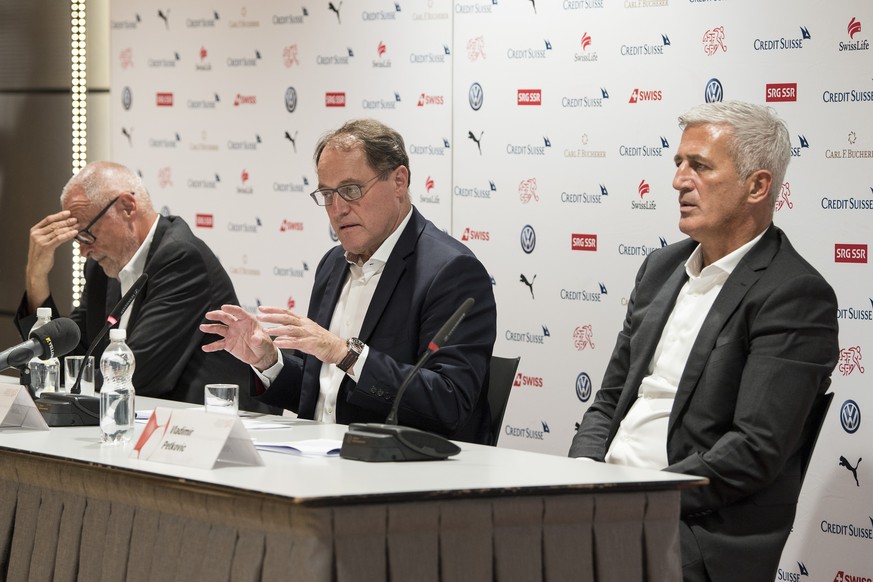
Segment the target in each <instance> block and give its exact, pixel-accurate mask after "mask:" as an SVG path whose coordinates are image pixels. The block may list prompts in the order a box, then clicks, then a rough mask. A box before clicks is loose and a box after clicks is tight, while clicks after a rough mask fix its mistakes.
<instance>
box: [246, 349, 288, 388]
mask: <svg viewBox="0 0 873 582" xmlns="http://www.w3.org/2000/svg"><path fill="white" fill-rule="evenodd" d="M276 355H277V356H279V359H278V360H276V363H275V364H273V365H272V366H270V367H269V368H267V369H266V370H264V371H263V372H261V371H260V370H258V369H257V368H255V367H254V366H252V370H254V371H255V374H256V375H257V376H258V380H260V381H261V383H263V385H264V388H269V387H270V384H272V383H273V380H275V379H276V378H278V377H279V373H280V372H281V371H282V368H283V367H284V366H285V362H284V361H283V360H282V352H281V351H279V348H276Z"/></svg>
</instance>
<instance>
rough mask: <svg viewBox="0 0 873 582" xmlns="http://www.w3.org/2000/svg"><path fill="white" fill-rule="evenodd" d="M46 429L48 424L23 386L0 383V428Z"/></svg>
mask: <svg viewBox="0 0 873 582" xmlns="http://www.w3.org/2000/svg"><path fill="white" fill-rule="evenodd" d="M7 427H9V428H26V429H32V430H48V429H49V427H48V424H46V422H45V419H44V418H43V417H42V414H40V413H39V409H38V408H37V407H36V404H34V402H33V398H31V397H30V393H29V392H28V391H27V390H26V389H25V388H24V386H9V385H6V386H2V385H0V428H7Z"/></svg>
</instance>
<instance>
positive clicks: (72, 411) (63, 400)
mask: <svg viewBox="0 0 873 582" xmlns="http://www.w3.org/2000/svg"><path fill="white" fill-rule="evenodd" d="M148 278H149V276H148V275H147V274H146V273H143V274H142V275H140V276H139V279H137V280H136V281H135V282H134V284H133V285H132V286H131V288H130V289H128V290H127V293H125V294H124V297H122V298H121V301H119V302H118V303H117V304H116V305H115V307H113V308H112V311H111V312H110V313H109V315H108V316H107V317H106V324H105V325H104V326H103V329H101V330H100V333H98V334H97V336H96V337H95V338H94V340H93V341H92V342H91V345H89V346H88V350H87V351H86V352H85V361H87V360H88V358H89V357H90V356H91V354H93V353H94V350H95V349H96V347H97V344H99V343H100V340H102V339H103V336H105V335H106V334H107V333H108V332H109V329H110V328H111V327H113V326H115V325H116V324H117V323H118V322H119V321H120V320H121V316H122V315H123V314H124V312H125V311H127V308H128V307H130V305H131V303H133V300H134V299H136V296H137V294H138V293H139V292H140V291H141V290H142V288H143V286H144V285H145V284H146V281H147V280H148ZM39 329H42V328H39ZM39 329H38V330H37V331H39ZM84 371H85V366H84V365H83V366H81V367H80V368H79V373H78V374H77V375H76V381H75V382H74V383H73V386H72V387H71V388H70V392H69V394H67V393H64V392H43V393H42V395H41V396H40V398H39V399H37V400H36V401H35V402H36V407H37V408H38V409H39V412H40V413H41V414H42V416H43V418H44V419H45V421H46V424H48V425H49V426H97V425H98V424H100V398H99V397H97V396H89V395H86V394H82V393H81V392H82V387H81V383H82V373H83V372H84Z"/></svg>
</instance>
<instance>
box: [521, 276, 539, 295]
mask: <svg viewBox="0 0 873 582" xmlns="http://www.w3.org/2000/svg"><path fill="white" fill-rule="evenodd" d="M536 280H537V276H536V275H534V276H533V279H531V280H530V281H528V280H527V277H525V276H524V273H522V274H521V279H519V281H520V282H522V283H524V284H525V285H527V286H528V288H529V289H530V297H531V299H536V297H534V292H533V284H534V281H536Z"/></svg>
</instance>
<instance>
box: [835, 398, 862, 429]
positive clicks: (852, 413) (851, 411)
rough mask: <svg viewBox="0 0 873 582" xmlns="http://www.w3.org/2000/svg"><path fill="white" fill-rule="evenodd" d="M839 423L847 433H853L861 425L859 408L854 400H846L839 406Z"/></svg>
mask: <svg viewBox="0 0 873 582" xmlns="http://www.w3.org/2000/svg"><path fill="white" fill-rule="evenodd" d="M840 424H842V425H843V430H844V431H846V432H847V433H849V434H852V433H854V432H855V431H857V430H858V429H859V428H860V427H861V409H860V408H858V403H857V402H855V401H854V400H846V401H845V402H843V405H842V406H841V407H840Z"/></svg>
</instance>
